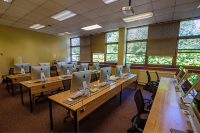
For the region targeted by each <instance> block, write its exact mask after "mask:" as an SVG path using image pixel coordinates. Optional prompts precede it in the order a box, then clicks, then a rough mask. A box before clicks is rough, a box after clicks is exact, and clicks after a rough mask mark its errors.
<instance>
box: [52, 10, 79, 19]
mask: <svg viewBox="0 0 200 133" xmlns="http://www.w3.org/2000/svg"><path fill="white" fill-rule="evenodd" d="M76 15H77V14H76V13H73V12H72V11H70V10H64V11H62V12H60V13H57V14H55V15H53V16H51V18H53V19H56V20H58V21H63V20H65V19H68V18H71V17H74V16H76Z"/></svg>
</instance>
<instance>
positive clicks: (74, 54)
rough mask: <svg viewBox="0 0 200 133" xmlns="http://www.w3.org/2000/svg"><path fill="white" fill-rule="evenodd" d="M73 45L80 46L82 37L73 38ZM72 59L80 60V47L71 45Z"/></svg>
mask: <svg viewBox="0 0 200 133" xmlns="http://www.w3.org/2000/svg"><path fill="white" fill-rule="evenodd" d="M71 43H72V44H71V46H80V38H72V39H71ZM71 56H72V61H80V47H71Z"/></svg>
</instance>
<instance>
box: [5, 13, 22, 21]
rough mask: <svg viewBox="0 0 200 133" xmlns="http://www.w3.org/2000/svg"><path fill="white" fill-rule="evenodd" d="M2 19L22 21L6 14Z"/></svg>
mask: <svg viewBox="0 0 200 133" xmlns="http://www.w3.org/2000/svg"><path fill="white" fill-rule="evenodd" d="M1 18H3V19H7V20H11V21H18V20H19V19H20V18H16V17H13V16H9V15H6V14H3V15H2V17H1Z"/></svg>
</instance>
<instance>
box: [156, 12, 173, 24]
mask: <svg viewBox="0 0 200 133" xmlns="http://www.w3.org/2000/svg"><path fill="white" fill-rule="evenodd" d="M172 17H173V14H166V15H162V16H157V17H156V22H157V23H159V22H164V21H171V20H172Z"/></svg>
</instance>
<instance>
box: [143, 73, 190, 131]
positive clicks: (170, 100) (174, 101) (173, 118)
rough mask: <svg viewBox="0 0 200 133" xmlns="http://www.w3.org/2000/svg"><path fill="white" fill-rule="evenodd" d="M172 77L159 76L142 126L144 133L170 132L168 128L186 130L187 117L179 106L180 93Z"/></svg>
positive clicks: (187, 126)
mask: <svg viewBox="0 0 200 133" xmlns="http://www.w3.org/2000/svg"><path fill="white" fill-rule="evenodd" d="M173 81H174V79H172V78H164V77H161V80H160V83H159V86H158V90H157V93H156V96H155V99H154V102H153V105H152V108H151V111H150V114H149V116H148V119H147V123H146V125H145V128H144V133H170V129H171V128H172V129H176V130H180V131H187V130H188V129H190V128H189V124H188V123H189V119H188V117H187V115H186V114H185V113H184V110H182V109H181V108H180V107H179V103H180V102H181V101H180V93H179V92H176V91H175V85H174V83H173Z"/></svg>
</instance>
